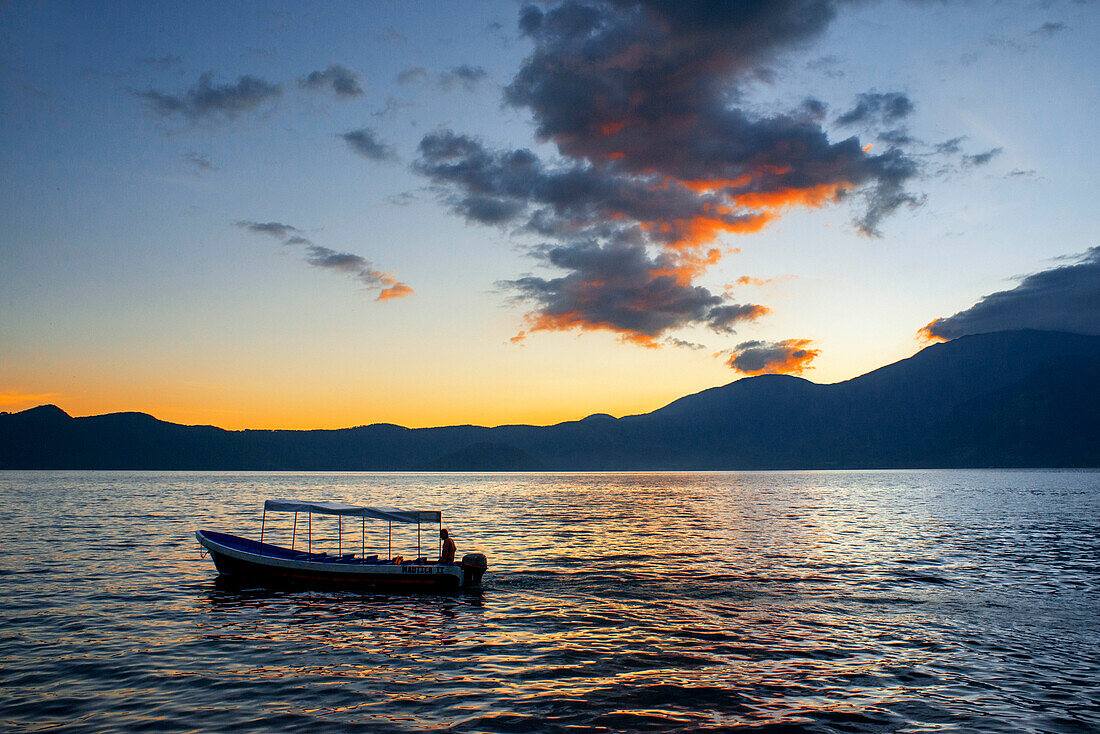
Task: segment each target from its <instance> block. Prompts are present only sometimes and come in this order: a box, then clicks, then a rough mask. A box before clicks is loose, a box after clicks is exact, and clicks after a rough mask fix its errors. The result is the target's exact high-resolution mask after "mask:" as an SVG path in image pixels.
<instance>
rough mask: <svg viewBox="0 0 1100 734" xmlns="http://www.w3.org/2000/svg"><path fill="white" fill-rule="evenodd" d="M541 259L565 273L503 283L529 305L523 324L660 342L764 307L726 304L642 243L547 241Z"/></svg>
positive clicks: (754, 314)
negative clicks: (683, 277) (671, 334)
mask: <svg viewBox="0 0 1100 734" xmlns="http://www.w3.org/2000/svg"><path fill="white" fill-rule="evenodd" d="M538 252H539V257H541V258H542V259H543V260H545V261H546V263H547V264H549V265H551V266H553V267H555V268H557V269H560V270H565V271H568V272H567V274H566V275H564V276H562V277H560V278H551V279H545V278H538V277H534V276H528V277H525V278H520V279H518V280H512V281H506V282H504V283H503V285H504V286H506V287H508V288H510V289H512V290H513V291H514V292H515V293H516V294H517V298H519V299H520V300H522V301H526V302H528V303H530V304H532V305H533V306H534V307H535V310H534V311H532V312H531V314H529V316H528V330H529V331H539V330H560V329H570V328H576V329H581V330H606V331H612V332H615V333H617V334H619V335H620V336H622V337H623V338H624V339H625V340H628V341H632V342H635V343H638V344H641V345H643V346H649V347H655V346H658V341H657V338H658V337H659V336H660V335H662V334H663V333H664V332H666V331H668V330H670V329H677V328H681V327H684V326H694V325H705V326H709V327H710V328H712V329H714V330H715V331H718V332H721V333H730V332H732V326H733V324H735V323H737V322H739V321H751V320H753V319H756V318H758V317H759V316H762V315H763V314H764V313H766V312H767V309H766V308H764V307H763V306H757V305H754V304H745V305H741V304H729V303H727V302H726V301H725V300H724V299H723V297H722V296H718V295H715V294H713V293H711V292H710V291H709V290H707V289H706V288H702V287H700V286H695V285H691V284H690V283H685V282H683V281H682V280H681V279H678V278H677V277H675V275H673V274H671V273H669V272H668V271H670V270H672V269H673V267H674V266H673V263H671V262H669V261H668V260H667V258H666V257H665V256H663V255H659V256H657V257H656V258H652V257H650V256H649V255H648V254H647V253H646V250H645V247H644V246H642V245H640V244H626V243H618V244H598V243H595V242H578V243H574V244H570V245H561V246H558V247H546V248H542V249H540V250H539V251H538Z"/></svg>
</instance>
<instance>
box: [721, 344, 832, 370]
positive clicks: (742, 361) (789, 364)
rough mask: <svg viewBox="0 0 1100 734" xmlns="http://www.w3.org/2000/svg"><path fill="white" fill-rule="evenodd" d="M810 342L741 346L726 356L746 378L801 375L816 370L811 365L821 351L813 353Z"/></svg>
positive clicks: (728, 363)
mask: <svg viewBox="0 0 1100 734" xmlns="http://www.w3.org/2000/svg"><path fill="white" fill-rule="evenodd" d="M812 343H813V342H812V341H811V340H809V339H784V340H783V341H778V342H764V341H748V342H741V343H740V344H738V345H737V346H736V347H734V348H733V349H732V350H731V351H730V352H728V353H727V354H728V355H729V359H727V360H726V364H727V365H729V367H730V368H731V369H733V370H735V371H737V372H740V373H742V374H745V375H763V374H775V373H782V374H802V371H803V370H806V369H813V368H812V367H810V362H812V361H813V360H814V359H815V358H816V357H817V356H818V355H819V354H821V350H820V349H811V348H810V345H811V344H812Z"/></svg>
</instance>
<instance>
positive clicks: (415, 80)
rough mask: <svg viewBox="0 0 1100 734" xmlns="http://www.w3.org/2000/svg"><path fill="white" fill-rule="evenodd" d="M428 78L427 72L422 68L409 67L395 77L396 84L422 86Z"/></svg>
mask: <svg viewBox="0 0 1100 734" xmlns="http://www.w3.org/2000/svg"><path fill="white" fill-rule="evenodd" d="M429 78H430V77H429V74H428V70H427V69H425V68H424V67H423V66H411V67H409V68H408V69H405V70H404V71H402V72H401V73H399V74H398V75H397V83H398V84H424V83H426V82H427V81H428V79H429Z"/></svg>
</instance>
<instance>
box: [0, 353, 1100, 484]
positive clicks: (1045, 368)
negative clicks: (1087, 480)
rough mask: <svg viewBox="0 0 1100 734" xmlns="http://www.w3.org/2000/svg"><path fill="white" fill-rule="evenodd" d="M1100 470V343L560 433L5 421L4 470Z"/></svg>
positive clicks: (932, 365) (721, 399)
mask: <svg viewBox="0 0 1100 734" xmlns="http://www.w3.org/2000/svg"><path fill="white" fill-rule="evenodd" d="M985 466H998V467H1060V466H1064V467H1095V466H1100V337H1097V336H1082V335H1077V334H1065V333H1058V332H1043V331H1006V332H997V333H992V334H979V335H974V336H966V337H962V338H959V339H955V340H953V341H950V342H946V343H943V344H935V345H932V346H930V347H927V348H926V349H923V350H921V351H920V352H919V353H917V354H915V355H914V356H912V357H910V358H909V359H903V360H901V361H899V362H895V363H894V364H891V365H887V366H886V367H882V368H880V369H877V370H874V371H873V372H869V373H867V374H865V375H862V376H860V377H856V378H854V379H852V380H847V381H845V382H839V383H835V384H832V385H818V384H816V383H813V382H810V381H809V380H804V379H801V378H798V377H790V376H785V375H762V376H759V377H749V378H745V379H742V380H737V381H736V382H731V383H729V384H728V385H724V386H721V387H715V388H711V389H709V390H704V391H702V392H699V393H696V394H694V395H688V396H686V397H683V398H680V399H679V400H676V401H674V402H672V403H670V404H668V405H666V406H664V407H663V408H660V409H658V410H655V411H653V412H652V413H646V414H643V415H635V416H626V417H623V418H619V419H616V418H613V417H611V416H608V415H603V414H599V415H593V416H589V417H588V418H585V419H584V420H580V421H570V422H567V423H560V424H558V425H554V426H525V425H515V426H497V427H495V428H483V427H478V426H451V427H445V428H420V429H408V428H402V427H400V426H394V425H390V424H376V425H371V426H362V427H359V428H346V429H340V430H331V431H255V430H247V431H226V430H223V429H220V428H214V427H211V426H182V425H178V424H174V423H166V422H164V421H159V420H157V419H156V418H153V417H152V416H149V415H145V414H143V413H113V414H109V415H101V416H91V417H86V418H72V417H70V416H69V415H67V414H66V413H65V412H64V411H62V410H61V409H60V408H57V407H56V406H53V405H44V406H40V407H37V408H32V409H31V410H26V411H23V412H21V413H13V414H0V468H8V469H32V468H42V469H47V468H49V469H66V468H80V469H256V470H283V469H285V470H376V471H386V470H393V471H399V470H416V469H421V470H438V471H526V470H535V469H546V470H596V469H607V470H616V469H799V468H842V467H844V468H860V467H867V468H872V467H874V468H903V467H985Z"/></svg>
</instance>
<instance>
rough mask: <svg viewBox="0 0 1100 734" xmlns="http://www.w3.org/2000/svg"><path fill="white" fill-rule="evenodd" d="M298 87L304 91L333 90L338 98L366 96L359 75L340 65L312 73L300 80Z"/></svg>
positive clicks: (332, 65) (331, 65)
mask: <svg viewBox="0 0 1100 734" xmlns="http://www.w3.org/2000/svg"><path fill="white" fill-rule="evenodd" d="M298 85H299V86H301V87H302V88H303V89H314V90H323V89H331V90H332V91H333V92H334V93H335V94H336V96H337V97H343V98H345V99H350V98H352V97H362V96H363V94H364V92H363V85H362V80H361V79H360V77H359V75H358V74H356V73H355V72H354V71H352V70H351V69H348V68H346V67H344V66H341V65H340V64H329V65H328V67H327V68H325V69H324V70H323V71H314V72H310V74H309V75H308V76H305V77H303V78H301V79H299V80H298Z"/></svg>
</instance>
